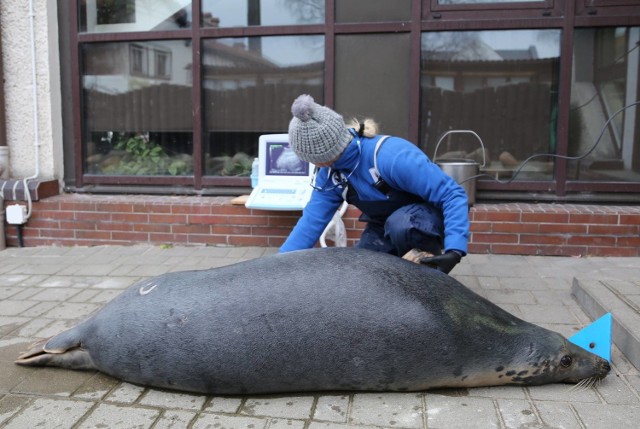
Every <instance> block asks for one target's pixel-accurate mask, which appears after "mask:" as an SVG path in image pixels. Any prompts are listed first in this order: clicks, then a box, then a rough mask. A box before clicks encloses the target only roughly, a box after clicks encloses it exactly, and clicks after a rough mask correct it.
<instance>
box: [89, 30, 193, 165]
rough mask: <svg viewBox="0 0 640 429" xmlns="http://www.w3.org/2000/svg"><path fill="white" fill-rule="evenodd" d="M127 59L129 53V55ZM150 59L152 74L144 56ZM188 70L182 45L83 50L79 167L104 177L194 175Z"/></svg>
mask: <svg viewBox="0 0 640 429" xmlns="http://www.w3.org/2000/svg"><path fill="white" fill-rule="evenodd" d="M127 53H128V54H127ZM149 53H152V54H153V55H155V67H156V70H155V73H152V72H150V71H149V69H148V61H147V56H148V55H149ZM172 57H175V58H180V59H181V60H182V63H181V64H180V66H181V67H182V68H186V67H188V66H189V65H190V60H191V49H190V48H189V47H188V46H185V43H184V41H180V40H165V41H153V42H136V43H130V42H112V43H93V44H87V45H85V46H84V49H83V51H82V62H83V70H84V73H83V86H82V97H83V106H84V116H83V123H84V133H83V145H84V150H83V153H84V154H85V158H84V168H85V171H86V173H87V174H91V175H107V176H121V175H124V176H158V175H159V176H164V175H166V176H185V175H191V174H193V165H194V162H193V154H192V152H193V144H192V128H193V119H192V114H191V109H190V108H189V106H191V104H192V97H191V83H190V81H189V80H187V79H186V78H185V75H180V74H176V75H173V74H171V71H170V67H171V66H170V62H171V58H172Z"/></svg>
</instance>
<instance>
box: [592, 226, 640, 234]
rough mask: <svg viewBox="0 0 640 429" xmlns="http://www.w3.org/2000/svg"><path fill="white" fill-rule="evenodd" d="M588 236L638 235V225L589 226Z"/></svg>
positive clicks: (639, 232)
mask: <svg viewBox="0 0 640 429" xmlns="http://www.w3.org/2000/svg"><path fill="white" fill-rule="evenodd" d="M588 227H589V234H597V235H640V226H638V225H589V226H588Z"/></svg>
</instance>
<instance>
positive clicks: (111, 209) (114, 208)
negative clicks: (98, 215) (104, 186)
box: [96, 202, 133, 213]
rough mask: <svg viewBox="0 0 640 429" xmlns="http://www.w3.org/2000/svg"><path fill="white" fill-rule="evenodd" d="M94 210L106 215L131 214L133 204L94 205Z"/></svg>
mask: <svg viewBox="0 0 640 429" xmlns="http://www.w3.org/2000/svg"><path fill="white" fill-rule="evenodd" d="M96 210H97V211H99V212H108V213H133V204H131V203H118V202H102V203H97V204H96Z"/></svg>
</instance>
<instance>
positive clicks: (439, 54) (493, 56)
mask: <svg viewBox="0 0 640 429" xmlns="http://www.w3.org/2000/svg"><path fill="white" fill-rule="evenodd" d="M423 56H424V57H425V58H426V59H427V61H449V62H468V61H474V62H479V61H487V62H489V61H491V62H496V61H513V60H537V59H539V57H538V50H537V49H536V47H535V46H533V45H531V46H529V47H528V48H527V49H498V50H494V49H492V48H491V47H490V46H488V45H487V44H485V43H483V42H481V41H473V42H472V43H469V44H468V45H466V46H465V47H464V49H461V50H456V51H423Z"/></svg>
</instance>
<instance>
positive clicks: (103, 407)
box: [78, 404, 160, 429]
mask: <svg viewBox="0 0 640 429" xmlns="http://www.w3.org/2000/svg"><path fill="white" fill-rule="evenodd" d="M159 415H160V411H159V410H152V409H147V408H134V407H122V406H118V405H111V404H99V405H98V406H97V407H96V408H95V409H94V410H92V411H91V413H90V414H89V415H88V417H87V418H86V419H85V420H84V421H83V422H82V423H81V424H80V425H79V426H78V429H95V428H136V429H144V428H150V427H151V425H153V423H154V422H155V421H156V419H157V418H158V416H159Z"/></svg>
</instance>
